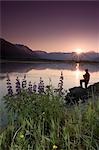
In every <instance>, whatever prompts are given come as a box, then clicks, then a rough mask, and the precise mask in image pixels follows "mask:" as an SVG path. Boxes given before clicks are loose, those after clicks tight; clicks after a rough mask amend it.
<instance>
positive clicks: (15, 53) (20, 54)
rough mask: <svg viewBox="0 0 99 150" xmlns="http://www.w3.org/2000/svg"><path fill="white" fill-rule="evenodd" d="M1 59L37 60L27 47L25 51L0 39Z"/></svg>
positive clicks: (36, 56) (35, 55)
mask: <svg viewBox="0 0 99 150" xmlns="http://www.w3.org/2000/svg"><path fill="white" fill-rule="evenodd" d="M0 45H1V59H4V60H37V59H39V58H38V55H37V54H36V53H33V51H32V50H31V49H29V48H28V47H27V48H26V49H25V48H23V47H21V46H17V45H15V44H12V43H10V42H8V41H6V40H4V39H0Z"/></svg>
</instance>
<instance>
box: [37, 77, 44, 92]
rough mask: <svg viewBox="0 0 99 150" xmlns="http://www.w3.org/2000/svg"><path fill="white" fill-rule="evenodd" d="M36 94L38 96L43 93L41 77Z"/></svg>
mask: <svg viewBox="0 0 99 150" xmlns="http://www.w3.org/2000/svg"><path fill="white" fill-rule="evenodd" d="M38 92H39V94H41V93H44V82H43V80H42V78H41V77H40V83H39V84H38Z"/></svg>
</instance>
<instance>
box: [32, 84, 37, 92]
mask: <svg viewBox="0 0 99 150" xmlns="http://www.w3.org/2000/svg"><path fill="white" fill-rule="evenodd" d="M36 91H37V85H36V83H35V82H34V84H33V92H34V93H36Z"/></svg>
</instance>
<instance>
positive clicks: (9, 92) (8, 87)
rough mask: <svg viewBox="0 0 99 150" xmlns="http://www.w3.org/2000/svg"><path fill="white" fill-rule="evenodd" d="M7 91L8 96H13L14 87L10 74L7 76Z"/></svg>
mask: <svg viewBox="0 0 99 150" xmlns="http://www.w3.org/2000/svg"><path fill="white" fill-rule="evenodd" d="M7 89H8V95H9V96H13V90H12V85H11V81H10V78H9V75H8V74H7Z"/></svg>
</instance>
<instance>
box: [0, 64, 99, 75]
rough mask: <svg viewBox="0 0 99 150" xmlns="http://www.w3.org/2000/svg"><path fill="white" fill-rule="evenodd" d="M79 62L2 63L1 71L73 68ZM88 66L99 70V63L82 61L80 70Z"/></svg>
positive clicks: (92, 70) (90, 68)
mask: <svg viewBox="0 0 99 150" xmlns="http://www.w3.org/2000/svg"><path fill="white" fill-rule="evenodd" d="M77 65H78V64H76V63H63V62H61V63H60V62H33V63H18V62H13V63H10V62H9V63H1V70H0V72H1V73H6V72H8V73H11V72H20V73H23V72H24V73H27V72H29V71H30V70H32V69H36V70H44V69H52V70H53V69H54V70H57V69H58V70H61V69H62V70H73V71H75V68H76V67H77ZM85 68H88V69H89V71H90V72H98V71H99V63H80V64H79V70H81V71H82V70H85Z"/></svg>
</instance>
